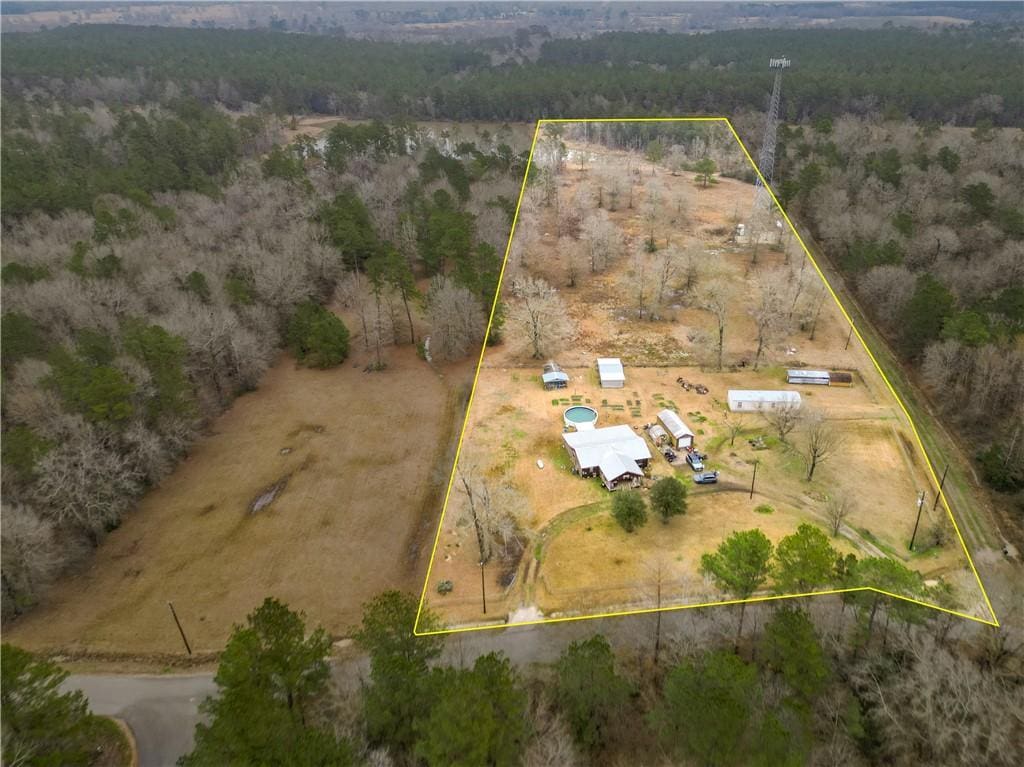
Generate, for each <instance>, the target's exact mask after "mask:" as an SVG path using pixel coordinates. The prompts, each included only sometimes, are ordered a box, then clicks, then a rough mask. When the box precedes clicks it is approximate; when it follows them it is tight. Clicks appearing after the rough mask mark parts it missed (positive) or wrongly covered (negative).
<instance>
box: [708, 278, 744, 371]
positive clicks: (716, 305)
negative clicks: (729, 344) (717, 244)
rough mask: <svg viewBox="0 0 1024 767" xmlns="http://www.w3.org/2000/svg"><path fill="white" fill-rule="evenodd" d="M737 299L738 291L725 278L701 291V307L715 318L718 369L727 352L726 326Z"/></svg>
mask: <svg viewBox="0 0 1024 767" xmlns="http://www.w3.org/2000/svg"><path fill="white" fill-rule="evenodd" d="M735 301H736V291H735V289H734V288H733V286H732V284H731V283H729V282H727V281H726V280H725V279H715V280H712V281H711V282H709V283H708V284H707V285H706V286H705V287H704V289H703V290H702V291H701V298H700V308H701V309H704V310H705V311H707V312H709V313H710V314H711V316H712V317H713V318H714V320H715V329H716V334H717V335H716V341H715V348H716V350H717V359H718V365H717V368H718V370H721V369H722V360H723V357H724V354H725V326H726V323H727V322H728V319H729V310H730V309H731V308H732V306H733V304H734V303H735Z"/></svg>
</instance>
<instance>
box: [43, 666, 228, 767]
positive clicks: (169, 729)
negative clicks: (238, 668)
mask: <svg viewBox="0 0 1024 767" xmlns="http://www.w3.org/2000/svg"><path fill="white" fill-rule="evenodd" d="M63 687H64V688H65V689H77V690H81V691H82V692H84V693H85V696H86V697H87V698H88V699H89V705H90V706H91V708H92V710H93V712H94V713H96V714H104V715H106V716H116V717H118V718H120V719H123V720H124V721H126V722H127V723H128V726H129V727H131V729H132V732H133V733H134V734H135V741H136V743H137V744H138V747H139V765H140V767H173V765H174V763H175V762H176V761H177V759H178V757H179V756H181V755H182V754H187V753H188V752H189V751H191V750H192V734H193V732H194V730H195V726H196V722H198V721H199V704H200V703H201V702H202V700H203V698H205V697H206V696H207V695H209V694H211V693H212V692H213V691H214V689H215V688H214V684H213V675H212V674H194V675H189V676H123V675H116V674H103V675H92V674H89V675H82V674H73V675H71V676H69V677H68V678H67V680H65V682H64V685H63Z"/></svg>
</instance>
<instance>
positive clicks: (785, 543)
mask: <svg viewBox="0 0 1024 767" xmlns="http://www.w3.org/2000/svg"><path fill="white" fill-rule="evenodd" d="M838 556H839V554H838V552H837V551H836V550H835V549H834V548H832V544H830V543H829V540H828V536H827V535H825V533H824V532H822V531H821V530H820V529H819V528H817V527H815V526H814V525H810V524H807V523H804V524H802V525H800V526H799V527H798V528H797V529H796V532H795V533H793V534H792V535H787V536H786V537H785V538H783V539H782V540H781V541H779V545H778V546H776V548H775V567H774V569H773V572H772V574H773V576H774V578H775V590H776V591H777V592H778V593H780V594H803V593H805V592H807V591H810V590H811V589H815V588H818V587H820V586H825V585H826V584H828V583H831V582H832V581H833V580H834V579H835V577H836V559H837V558H838Z"/></svg>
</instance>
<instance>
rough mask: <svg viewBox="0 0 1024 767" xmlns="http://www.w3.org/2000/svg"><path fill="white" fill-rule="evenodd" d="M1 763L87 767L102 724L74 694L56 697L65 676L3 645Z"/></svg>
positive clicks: (0, 658) (47, 663)
mask: <svg viewBox="0 0 1024 767" xmlns="http://www.w3.org/2000/svg"><path fill="white" fill-rule="evenodd" d="M0 677H2V678H0V701H2V704H3V761H4V763H5V764H8V765H26V767H65V766H66V767H74V766H75V765H83V766H84V765H91V764H93V763H94V760H95V759H96V756H97V754H96V744H97V740H98V739H99V737H100V734H101V728H102V722H101V720H99V718H98V717H96V716H94V715H92V714H91V713H89V706H88V703H87V702H86V699H85V695H83V694H82V692H81V691H80V690H75V691H74V692H61V691H60V685H61V683H62V682H63V681H64V680H65V679H67V677H68V672H66V671H64V670H63V669H61V668H60V667H59V666H57V665H56V664H55V663H52V662H50V661H49V660H46V659H45V658H36V657H34V656H33V655H32V654H31V653H29V652H27V651H25V650H22V649H21V648H20V647H15V646H14V645H12V644H7V643H6V642H5V643H4V644H3V645H2V647H0Z"/></svg>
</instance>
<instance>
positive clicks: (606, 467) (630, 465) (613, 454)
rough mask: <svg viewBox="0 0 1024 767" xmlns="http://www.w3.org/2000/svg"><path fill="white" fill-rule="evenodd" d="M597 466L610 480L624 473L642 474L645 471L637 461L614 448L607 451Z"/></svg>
mask: <svg viewBox="0 0 1024 767" xmlns="http://www.w3.org/2000/svg"><path fill="white" fill-rule="evenodd" d="M597 468H598V470H599V471H600V472H601V476H602V477H604V478H605V479H606V480H608V481H611V480H613V479H618V478H619V477H621V476H622V475H623V474H641V475H642V474H643V473H644V472H643V469H641V468H640V467H639V466H638V465H637V463H636V461H634V460H633V459H632V458H630V457H629V456H628V455H625V454H624V453H621V452H619V451H618V450H616V449H614V448H613V449H611V450H608V451H606V452H605V453H604V455H602V456H601V462H600V463H599V464H598V465H597Z"/></svg>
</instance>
